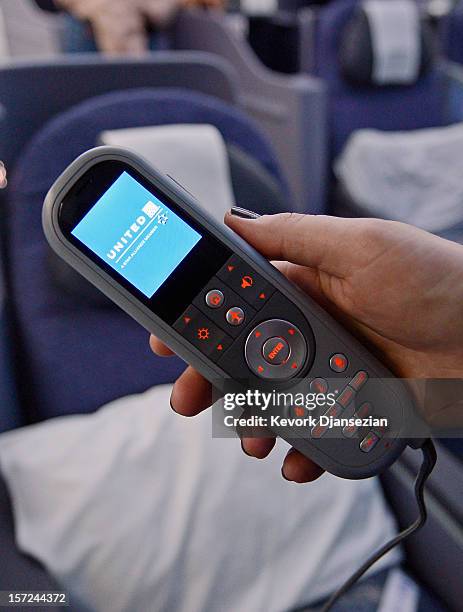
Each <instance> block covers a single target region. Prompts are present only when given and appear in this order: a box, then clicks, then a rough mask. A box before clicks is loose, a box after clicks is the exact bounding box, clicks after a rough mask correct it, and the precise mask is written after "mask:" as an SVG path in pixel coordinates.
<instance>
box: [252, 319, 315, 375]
mask: <svg viewBox="0 0 463 612" xmlns="http://www.w3.org/2000/svg"><path fill="white" fill-rule="evenodd" d="M275 338H280V339H282V340H283V341H284V345H283V347H282V350H283V349H284V348H285V346H286V345H287V346H288V348H289V351H288V355H287V357H286V359H284V360H282V361H281V362H280V363H275V362H274V361H271V360H269V359H268V358H265V357H264V350H265V349H264V347H266V346H267V342H268V341H269V340H274V339H275ZM245 357H246V362H247V364H248V366H249V368H250V370H251V371H252V372H254V374H256V375H257V376H259V377H260V378H265V379H270V380H289V379H290V378H293V377H294V376H296V374H297V373H298V372H300V371H301V369H302V368H303V366H304V363H305V360H306V357H307V342H306V341H305V338H304V336H303V335H302V333H301V332H300V330H299V329H298V328H297V327H296V326H295V325H293V324H292V323H290V322H289V321H285V320H283V319H270V320H267V321H264V322H263V323H259V325H257V327H255V328H254V329H253V330H252V332H251V333H250V334H249V336H248V338H247V340H246V345H245Z"/></svg>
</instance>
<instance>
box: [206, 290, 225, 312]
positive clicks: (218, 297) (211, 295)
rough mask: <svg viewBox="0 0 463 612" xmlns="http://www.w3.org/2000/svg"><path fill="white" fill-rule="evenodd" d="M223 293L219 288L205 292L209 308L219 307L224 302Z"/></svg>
mask: <svg viewBox="0 0 463 612" xmlns="http://www.w3.org/2000/svg"><path fill="white" fill-rule="evenodd" d="M224 300H225V298H224V295H223V293H222V292H221V291H219V289H212V290H211V291H208V292H207V294H206V304H207V305H208V306H209V308H220V307H221V306H222V304H223V303H224Z"/></svg>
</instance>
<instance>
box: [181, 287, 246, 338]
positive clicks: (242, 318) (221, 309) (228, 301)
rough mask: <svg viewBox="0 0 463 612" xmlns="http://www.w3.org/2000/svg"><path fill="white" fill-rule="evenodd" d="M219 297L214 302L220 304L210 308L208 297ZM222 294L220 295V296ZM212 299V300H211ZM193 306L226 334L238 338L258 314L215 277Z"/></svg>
mask: <svg viewBox="0 0 463 612" xmlns="http://www.w3.org/2000/svg"><path fill="white" fill-rule="evenodd" d="M211 294H212V296H217V297H216V298H213V299H214V301H217V302H218V301H219V299H218V298H219V297H220V296H222V297H221V299H220V304H218V305H217V306H214V307H210V306H209V304H208V296H211ZM219 294H220V295H219ZM209 299H210V298H209ZM193 305H194V306H196V308H198V309H199V310H201V311H202V312H203V313H204V314H205V315H206V316H207V317H209V318H210V319H211V321H213V323H215V324H216V325H218V326H219V327H220V328H221V329H222V330H223V331H224V332H225V333H226V334H228V335H230V336H232V337H234V338H235V337H236V336H238V335H239V334H240V333H241V331H242V329H243V327H244V325H245V324H247V323H248V322H249V321H250V320H251V319H252V318H253V317H254V316H255V314H256V311H255V310H254V308H251V306H249V304H247V303H246V301H245V300H243V298H241V297H240V296H239V295H237V294H236V293H235V292H234V291H232V290H231V289H230V287H227V285H226V284H225V283H223V282H222V281H221V280H220V279H218V278H217V277H213V278H212V279H211V281H210V282H209V283H208V284H207V285H206V287H205V288H204V289H203V290H202V291H201V293H199V294H198V295H197V296H196V297H195V299H194V300H193Z"/></svg>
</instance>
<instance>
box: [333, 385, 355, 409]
mask: <svg viewBox="0 0 463 612" xmlns="http://www.w3.org/2000/svg"><path fill="white" fill-rule="evenodd" d="M354 397H355V391H354V390H353V389H351V388H350V387H346V388H345V389H343V390H342V391H341V393H340V394H339V395H338V397H337V399H336V401H337V402H338V404H341V406H342V407H343V408H346V407H347V406H348V405H349V404H350V403H351V401H352V400H353V399H354Z"/></svg>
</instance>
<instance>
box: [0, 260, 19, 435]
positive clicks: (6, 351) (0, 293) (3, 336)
mask: <svg viewBox="0 0 463 612" xmlns="http://www.w3.org/2000/svg"><path fill="white" fill-rule="evenodd" d="M4 285H5V284H4V279H3V270H0V397H1V401H0V432H3V431H7V430H8V429H14V428H16V427H18V426H19V425H21V424H22V418H21V415H20V411H19V404H18V397H17V394H16V388H15V380H14V371H13V367H12V364H13V342H12V338H11V333H10V332H11V320H10V317H9V312H8V309H7V302H6V293H5V286H4Z"/></svg>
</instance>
